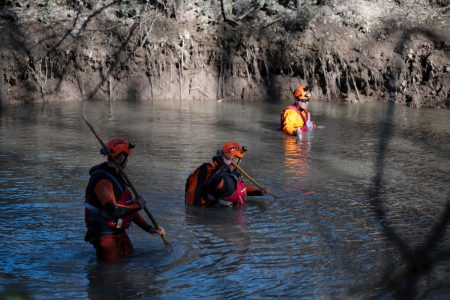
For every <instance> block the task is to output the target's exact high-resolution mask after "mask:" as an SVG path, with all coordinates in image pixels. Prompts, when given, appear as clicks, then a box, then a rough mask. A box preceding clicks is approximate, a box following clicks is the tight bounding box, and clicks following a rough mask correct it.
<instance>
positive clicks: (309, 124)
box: [306, 112, 314, 129]
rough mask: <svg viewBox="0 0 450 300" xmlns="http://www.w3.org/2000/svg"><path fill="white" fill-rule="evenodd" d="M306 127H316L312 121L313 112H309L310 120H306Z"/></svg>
mask: <svg viewBox="0 0 450 300" xmlns="http://www.w3.org/2000/svg"><path fill="white" fill-rule="evenodd" d="M306 127H307V128H308V129H312V128H314V122H313V121H311V114H310V112H308V121H306Z"/></svg>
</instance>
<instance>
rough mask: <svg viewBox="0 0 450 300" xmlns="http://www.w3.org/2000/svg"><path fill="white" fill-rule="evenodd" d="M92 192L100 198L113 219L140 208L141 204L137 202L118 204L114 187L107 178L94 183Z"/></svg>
mask: <svg viewBox="0 0 450 300" xmlns="http://www.w3.org/2000/svg"><path fill="white" fill-rule="evenodd" d="M94 193H95V195H96V196H97V197H98V199H99V200H100V202H101V204H102V206H103V207H105V208H106V210H107V211H108V212H109V213H110V214H111V216H112V217H113V218H115V219H119V218H122V217H123V216H126V215H130V214H133V213H135V212H137V211H138V210H140V209H141V206H140V205H139V204H138V203H133V204H130V205H123V204H119V203H118V202H117V199H116V196H115V194H114V187H113V185H112V183H111V181H109V180H108V179H102V180H100V181H99V182H98V183H97V184H96V185H95V189H94Z"/></svg>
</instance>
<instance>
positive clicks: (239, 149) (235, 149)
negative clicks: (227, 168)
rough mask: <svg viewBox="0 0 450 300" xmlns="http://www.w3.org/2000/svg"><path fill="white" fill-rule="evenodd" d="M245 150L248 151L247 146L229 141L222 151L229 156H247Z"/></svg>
mask: <svg viewBox="0 0 450 300" xmlns="http://www.w3.org/2000/svg"><path fill="white" fill-rule="evenodd" d="M245 151H247V147H245V146H241V145H240V144H239V143H236V142H227V143H225V144H223V146H222V153H223V154H225V155H227V156H237V157H239V158H242V157H244V156H245V154H244V152H245Z"/></svg>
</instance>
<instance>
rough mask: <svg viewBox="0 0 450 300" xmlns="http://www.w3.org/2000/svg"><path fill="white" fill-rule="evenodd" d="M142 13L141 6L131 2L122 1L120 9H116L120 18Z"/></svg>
mask: <svg viewBox="0 0 450 300" xmlns="http://www.w3.org/2000/svg"><path fill="white" fill-rule="evenodd" d="M140 13H141V8H140V7H139V6H134V5H132V4H130V3H122V2H121V3H120V5H119V10H118V11H116V16H117V17H118V18H133V17H135V16H137V15H139V14H140Z"/></svg>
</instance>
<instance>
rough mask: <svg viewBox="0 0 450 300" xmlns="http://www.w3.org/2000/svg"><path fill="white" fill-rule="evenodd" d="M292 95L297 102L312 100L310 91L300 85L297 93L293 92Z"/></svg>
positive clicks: (296, 90)
mask: <svg viewBox="0 0 450 300" xmlns="http://www.w3.org/2000/svg"><path fill="white" fill-rule="evenodd" d="M292 94H293V95H294V98H295V100H297V101H303V100H306V99H311V93H309V92H308V90H307V89H306V88H305V87H303V86H301V85H299V86H298V87H297V88H296V89H295V91H293V92H292Z"/></svg>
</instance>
